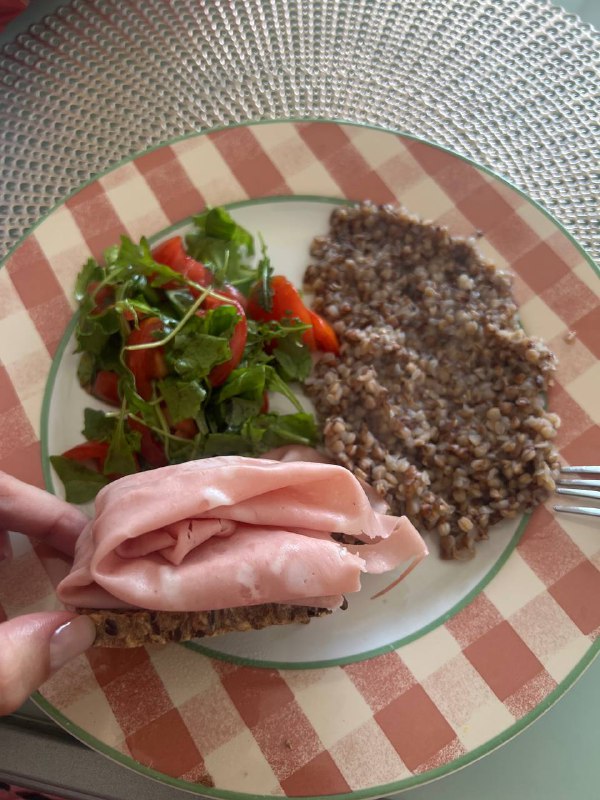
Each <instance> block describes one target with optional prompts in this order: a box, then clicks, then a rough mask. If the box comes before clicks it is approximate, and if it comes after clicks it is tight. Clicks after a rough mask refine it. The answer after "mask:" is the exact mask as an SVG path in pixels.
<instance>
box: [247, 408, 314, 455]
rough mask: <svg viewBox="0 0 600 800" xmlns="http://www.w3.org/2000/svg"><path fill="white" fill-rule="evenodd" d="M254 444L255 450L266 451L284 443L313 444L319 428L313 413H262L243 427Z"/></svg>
mask: <svg viewBox="0 0 600 800" xmlns="http://www.w3.org/2000/svg"><path fill="white" fill-rule="evenodd" d="M242 433H243V434H244V435H245V436H247V437H248V438H249V439H250V441H251V442H252V444H253V446H254V450H255V452H262V453H264V452H266V451H267V450H271V449H272V448H274V447H280V446H281V445H284V444H292V443H294V444H304V445H307V446H312V445H314V444H315V443H316V442H317V439H318V430H317V425H316V422H315V418H314V417H313V415H312V414H307V413H306V412H298V413H297V414H260V415H259V416H257V417H255V418H254V419H252V420H250V421H249V422H248V423H246V425H244V427H243V429H242Z"/></svg>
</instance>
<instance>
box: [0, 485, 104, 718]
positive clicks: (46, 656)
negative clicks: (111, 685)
mask: <svg viewBox="0 0 600 800" xmlns="http://www.w3.org/2000/svg"><path fill="white" fill-rule="evenodd" d="M86 522H87V518H86V517H85V515H84V514H83V513H82V512H81V511H79V509H77V508H75V507H74V506H71V505H69V504H68V503H66V502H64V500H59V498H58V497H54V495H51V494H49V493H48V492H45V491H43V490H42V489H37V488H35V487H34V486H30V485H29V484H27V483H22V482H21V481H19V480H17V479H16V478H13V477H11V476H10V475H7V474H6V473H4V472H0V560H2V559H3V558H6V557H7V555H8V552H9V547H8V535H7V532H8V531H9V530H13V531H17V532H19V533H23V534H25V535H26V536H30V537H32V538H34V539H38V540H43V541H44V542H46V544H49V545H51V546H52V547H54V548H55V549H56V550H60V551H61V552H62V553H66V554H67V555H69V556H72V555H73V553H74V550H75V542H76V541H77V537H78V536H79V534H80V533H81V530H82V529H83V527H84V525H85V524H86ZM94 638H95V628H94V625H93V623H92V622H91V621H90V620H89V619H88V618H87V617H83V616H77V615H76V614H73V613H72V612H70V611H41V612H39V613H34V614H25V615H24V616H21V617H15V618H14V619H11V620H9V621H8V622H3V623H2V624H0V715H2V714H9V713H11V712H12V711H15V710H16V709H17V708H18V707H19V706H20V705H21V704H22V703H23V702H24V701H25V700H26V699H27V697H29V695H30V694H31V693H32V692H33V691H34V690H35V689H37V688H38V687H39V686H40V685H41V684H42V683H43V682H44V681H45V680H46V679H47V678H49V677H50V675H52V673H54V672H56V670H58V669H60V667H62V666H63V665H64V664H65V663H66V662H67V661H69V660H70V659H71V658H74V657H75V656H77V655H79V654H80V653H83V652H84V651H85V650H87V649H88V647H90V646H91V645H92V643H93V641H94Z"/></svg>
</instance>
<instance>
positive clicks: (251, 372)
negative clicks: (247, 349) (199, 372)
mask: <svg viewBox="0 0 600 800" xmlns="http://www.w3.org/2000/svg"><path fill="white" fill-rule="evenodd" d="M265 380H266V372H265V366H264V364H257V365H255V366H252V367H245V368H238V369H234V370H233V371H232V372H231V373H230V375H229V377H228V378H227V380H226V381H225V383H224V384H223V386H222V387H221V389H220V390H219V393H218V395H217V400H216V402H217V403H223V402H224V401H225V400H228V399H229V398H230V397H235V396H236V395H238V396H242V397H245V398H246V399H248V400H260V401H261V403H262V398H263V394H264V391H265Z"/></svg>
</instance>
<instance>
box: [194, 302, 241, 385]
mask: <svg viewBox="0 0 600 800" xmlns="http://www.w3.org/2000/svg"><path fill="white" fill-rule="evenodd" d="M231 288H233V287H231ZM219 292H220V293H221V290H220V289H219ZM222 293H223V294H224V295H225V296H227V297H228V299H227V300H220V299H219V298H218V297H211V296H209V297H207V298H206V300H205V301H204V303H203V304H202V308H201V309H200V310H199V311H198V314H199V315H200V316H202V314H204V312H205V311H210V310H211V309H213V308H219V306H234V307H235V310H236V311H237V313H238V316H239V319H238V321H237V322H236V325H235V328H234V329H233V333H232V334H231V339H230V340H229V347H230V349H231V358H230V359H229V361H225V362H224V363H223V364H217V366H216V367H213V368H212V369H211V371H210V373H209V375H208V380H209V381H210V383H211V385H212V386H220V385H221V384H222V383H224V382H225V381H226V380H227V378H228V377H229V374H230V372H231V371H232V370H234V369H235V368H236V367H237V365H238V364H239V363H240V361H241V360H242V356H243V355H244V348H245V347H246V339H247V338H248V320H247V319H246V313H245V311H244V309H243V308H242V306H241V305H240V303H238V301H237V300H236V299H234V298H233V296H230V295H228V294H227V292H226V290H223V292H222Z"/></svg>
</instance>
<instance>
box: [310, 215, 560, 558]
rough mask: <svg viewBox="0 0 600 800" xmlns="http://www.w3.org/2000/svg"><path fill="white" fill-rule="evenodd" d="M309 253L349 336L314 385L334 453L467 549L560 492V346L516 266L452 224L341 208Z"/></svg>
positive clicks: (454, 545)
mask: <svg viewBox="0 0 600 800" xmlns="http://www.w3.org/2000/svg"><path fill="white" fill-rule="evenodd" d="M311 256H312V263H311V264H310V266H309V267H308V269H307V270H306V275H305V288H306V289H307V290H308V291H310V292H312V293H313V294H314V302H313V307H314V308H315V310H316V311H318V312H319V313H320V314H321V315H322V316H324V317H325V318H326V319H327V320H328V321H329V322H330V323H331V324H332V325H333V327H334V328H335V330H336V332H337V334H338V336H339V339H340V343H341V354H340V356H339V357H337V356H334V355H333V354H326V355H325V356H323V357H322V358H321V359H320V360H319V362H318V363H317V365H316V367H315V369H314V370H313V374H312V375H311V377H310V378H309V379H308V380H307V381H306V384H305V389H306V392H307V394H308V396H309V397H311V398H312V400H313V402H314V403H315V406H316V411H317V415H318V417H319V418H320V421H321V423H322V425H323V431H324V441H325V446H326V448H327V450H328V452H329V454H330V455H331V457H332V459H333V460H335V461H337V462H338V463H340V464H342V465H344V466H346V467H348V469H350V470H352V471H353V472H354V474H355V475H356V476H357V477H359V478H361V479H364V480H366V481H368V482H369V483H370V484H372V485H373V486H374V487H375V489H376V490H377V492H378V493H379V494H380V495H381V496H382V497H383V498H385V500H386V501H387V502H388V503H389V505H390V508H391V510H392V512H393V513H395V514H406V515H407V516H408V517H409V518H410V519H411V520H412V522H413V523H414V524H415V525H416V527H417V528H420V529H421V530H424V529H427V530H434V529H435V530H437V532H438V534H439V541H440V549H441V554H442V556H443V557H445V558H463V557H468V556H469V555H471V554H472V552H473V549H474V544H473V543H474V542H475V541H476V540H478V539H484V538H487V535H488V529H489V527H490V526H491V525H493V524H494V523H495V522H498V521H499V520H501V519H503V518H505V517H513V516H515V515H516V514H518V513H521V512H524V511H527V510H529V509H531V508H533V507H534V506H536V505H537V504H538V503H541V502H543V501H544V500H545V499H546V498H547V497H548V495H549V494H550V493H551V492H552V491H553V489H554V479H555V478H556V475H557V472H558V469H559V461H558V455H557V452H556V449H555V447H554V445H553V441H552V440H553V438H554V436H555V435H556V430H557V428H558V426H559V424H560V420H559V418H558V417H557V415H556V414H552V413H548V412H546V411H545V409H544V398H543V393H544V392H545V390H546V389H547V388H548V386H549V385H550V384H551V382H552V379H551V376H552V372H553V371H554V369H555V357H554V355H553V354H552V353H551V351H550V350H549V349H548V348H547V347H546V345H545V344H544V343H543V342H541V341H540V340H539V339H535V338H532V337H530V336H527V334H526V333H525V332H524V331H523V330H522V329H521V327H520V326H519V322H518V316H517V307H516V304H515V302H514V300H513V299H512V296H511V291H510V284H511V280H510V276H509V275H507V274H506V273H503V272H501V271H499V270H498V269H496V267H495V266H494V265H492V264H489V263H487V262H486V261H485V260H483V258H482V257H481V256H480V255H479V254H478V253H477V252H476V250H475V248H474V247H473V245H472V244H471V243H470V242H469V241H468V240H464V239H458V238H453V237H451V236H450V235H449V233H448V231H447V230H446V229H445V228H442V227H439V226H436V225H433V224H430V223H426V222H421V221H419V220H417V219H415V218H414V217H412V216H409V215H408V214H406V213H405V212H403V211H398V210H397V209H394V208H391V207H389V206H382V207H377V206H375V205H372V204H370V203H363V204H361V205H359V206H357V207H343V208H338V209H336V210H335V211H334V212H333V214H332V217H331V226H330V231H329V234H328V235H327V236H324V237H319V238H316V239H315V240H314V242H313V245H312V248H311Z"/></svg>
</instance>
